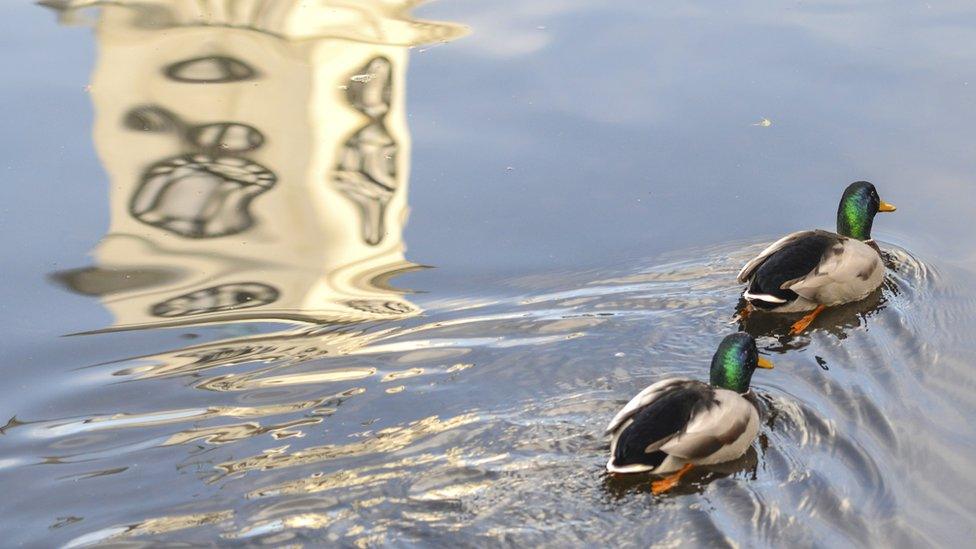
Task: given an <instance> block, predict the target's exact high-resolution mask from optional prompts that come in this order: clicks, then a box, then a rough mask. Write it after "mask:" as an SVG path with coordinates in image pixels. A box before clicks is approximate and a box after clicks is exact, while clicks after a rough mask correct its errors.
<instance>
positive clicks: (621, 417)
mask: <svg viewBox="0 0 976 549" xmlns="http://www.w3.org/2000/svg"><path fill="white" fill-rule="evenodd" d="M688 383H692V384H694V383H701V382H698V381H692V380H688V379H678V378H675V379H665V380H662V381H658V382H657V383H654V384H653V385H648V386H647V387H646V388H645V389H644V390H643V391H641V392H639V393H637V395H636V396H634V398H632V399H630V402H628V403H627V404H625V405H624V407H623V408H621V409H620V411H619V412H617V415H615V416H613V419H611V420H610V423H609V424H608V425H607V428H606V430H605V431H604V435H609V434H611V433H613V432H614V431H616V430H617V429H618V428H619V427H620V426H621V425H623V423H624V422H625V421H627V420H628V419H630V418H631V417H632V416H633V415H634V414H636V413H637V412H638V411H640V410H641V408H644V407H645V406H648V405H649V404H651V403H652V402H654V401H655V400H657V399H658V398H659V397H660V396H661V395H662V394H664V393H668V392H672V391H674V390H675V389H677V388H680V387H683V386H684V385H686V384H688Z"/></svg>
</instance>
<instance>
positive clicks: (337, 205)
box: [48, 0, 462, 328]
mask: <svg viewBox="0 0 976 549" xmlns="http://www.w3.org/2000/svg"><path fill="white" fill-rule="evenodd" d="M48 3H49V4H53V5H55V7H58V8H59V9H62V10H63V11H62V14H64V16H65V17H68V16H75V17H81V15H80V13H79V12H78V11H76V10H77V8H81V7H85V6H89V5H96V4H97V5H99V6H100V12H99V13H98V15H97V36H98V43H99V61H98V66H97V67H96V69H95V72H94V75H93V77H92V85H91V95H92V99H93V102H94V105H95V111H96V123H95V129H94V137H95V144H96V147H97V150H98V152H99V155H100V157H101V159H102V162H103V163H104V165H105V168H106V171H107V172H108V173H109V176H110V177H111V187H110V188H111V191H110V195H111V216H112V217H111V226H110V229H109V233H108V234H107V235H106V237H105V238H104V240H103V241H102V242H101V243H100V244H99V246H98V248H97V249H96V250H95V252H94V255H95V257H96V266H95V267H92V268H87V269H76V270H72V271H63V272H60V273H57V274H55V275H54V276H55V278H56V279H57V280H59V281H60V282H62V283H63V284H65V285H66V286H68V287H69V288H71V289H73V290H74V291H78V292H81V293H86V294H90V295H97V296H99V297H100V298H101V299H102V302H103V303H104V304H105V306H106V307H108V308H109V309H110V310H111V311H112V312H113V313H114V314H115V316H116V322H115V326H114V328H136V327H149V326H160V325H176V324H187V323H198V322H224V321H238V320H247V319H276V318H277V319H293V320H307V321H312V322H320V321H333V320H335V321H345V320H365V319H378V318H391V317H399V316H404V315H410V314H414V313H415V312H416V308H415V307H414V306H413V305H412V304H410V303H409V302H408V301H406V300H404V299H403V297H402V296H401V295H400V294H399V293H398V292H396V291H395V290H393V289H391V288H389V287H388V286H387V285H386V284H385V280H387V279H388V278H389V276H390V275H391V274H395V273H396V272H400V271H402V270H404V269H408V268H411V264H410V263H408V262H406V261H405V260H404V257H403V244H402V240H401V234H402V228H403V224H404V221H405V218H406V211H407V205H406V192H407V174H408V171H409V158H410V150H409V149H410V137H409V134H408V131H407V128H406V121H405V113H404V99H403V95H404V87H405V85H404V84H405V83H404V74H405V66H406V56H407V47H408V46H410V45H413V44H418V43H424V42H432V41H443V40H448V39H451V38H454V37H456V36H458V35H459V34H460V33H461V32H462V31H461V29H460V28H459V27H456V26H453V25H447V24H440V23H428V22H419V21H414V20H411V19H410V18H409V17H408V16H407V15H406V9H407V8H408V7H410V6H412V5H413V4H414V2H410V1H393V0H368V1H362V2H356V3H349V2H344V1H342V0H318V1H299V0H237V1H235V2H233V3H228V2H223V1H215V0H192V1H191V0H172V1H169V2H162V1H156V2H154V1H138V2H137V1H134V0H132V1H126V0H115V1H113V2H101V1H98V0H73V1H72V0H67V1H62V2H56V1H55V2H48ZM231 4H233V9H231V8H230V7H228V6H230V5H231Z"/></svg>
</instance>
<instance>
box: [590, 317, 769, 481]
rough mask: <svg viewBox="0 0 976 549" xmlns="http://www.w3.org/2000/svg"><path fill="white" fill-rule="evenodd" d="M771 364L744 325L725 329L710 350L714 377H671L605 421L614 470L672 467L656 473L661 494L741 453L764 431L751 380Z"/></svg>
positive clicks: (653, 469) (655, 385) (640, 394)
mask: <svg viewBox="0 0 976 549" xmlns="http://www.w3.org/2000/svg"><path fill="white" fill-rule="evenodd" d="M757 367H758V368H772V367H773V364H772V363H771V362H769V361H768V360H766V359H765V358H763V357H760V356H759V351H758V350H757V349H756V340H755V339H753V337H752V336H751V335H749V334H746V333H742V332H739V333H736V334H732V335H729V336H726V338H725V339H723V340H722V343H721V344H719V346H718V350H717V351H715V356H713V357H712V368H711V374H710V384H709V383H704V382H702V381H696V380H692V379H681V378H677V379H665V380H663V381H658V382H657V383H655V384H653V385H651V386H649V387H647V388H646V389H644V390H643V391H641V392H640V393H638V394H637V396H635V397H634V398H632V399H631V400H630V402H628V403H627V405H626V406H624V407H623V408H622V409H621V410H620V411H619V412H617V415H615V416H614V417H613V420H611V421H610V424H609V425H608V426H607V430H606V434H608V435H612V438H611V440H610V460H609V461H607V471H609V472H610V473H611V474H622V473H643V472H650V473H654V474H660V475H663V474H668V473H672V474H671V475H669V476H667V477H665V478H663V479H660V480H657V481H654V482H653V483H652V484H651V489H652V491H653V492H654V493H655V494H660V493H662V492H665V491H667V490H669V489H671V488H672V487H673V486H674V485H676V484H677V483H678V481H679V480H680V479H681V477H682V476H683V475H685V474H686V473H687V472H688V471H690V470H691V468H692V467H693V466H695V465H711V464H715V463H722V462H725V461H730V460H733V459H736V458H738V457H740V456H742V454H744V453H745V452H746V449H748V448H749V445H750V444H752V441H753V440H754V439H755V438H756V434H757V433H758V432H759V413H758V411H757V409H756V406H755V404H754V403H753V402H752V401H751V400H749V399H747V398H746V397H747V396H750V395H749V393H750V389H749V383H750V382H751V381H752V373H753V372H754V371H755V370H756V368H757Z"/></svg>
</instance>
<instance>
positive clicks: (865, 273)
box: [780, 238, 884, 304]
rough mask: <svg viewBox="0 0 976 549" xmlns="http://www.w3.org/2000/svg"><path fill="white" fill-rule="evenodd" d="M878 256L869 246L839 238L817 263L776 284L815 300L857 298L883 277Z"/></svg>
mask: <svg viewBox="0 0 976 549" xmlns="http://www.w3.org/2000/svg"><path fill="white" fill-rule="evenodd" d="M883 273H884V264H883V263H882V261H881V256H880V255H879V254H878V252H877V251H876V250H875V249H874V248H872V247H871V246H870V245H868V244H865V243H864V242H861V241H860V240H855V239H852V238H843V239H842V240H839V241H838V242H837V243H835V244H834V245H832V246H830V247H828V248H827V249H826V250H825V251H824V253H823V256H822V257H821V260H820V262H819V263H818V264H817V266H816V267H815V268H814V269H813V270H812V271H810V272H809V273H807V274H806V275H804V276H801V277H798V278H795V279H793V280H787V281H784V282H783V283H782V285H781V286H780V287H781V288H782V289H784V290H791V291H793V292H796V293H797V294H798V295H800V296H802V297H803V298H805V299H808V300H810V301H813V302H816V303H826V304H832V303H835V302H845V301H851V300H855V299H860V298H862V297H864V296H865V295H867V294H868V293H870V292H871V291H872V290H874V289H875V288H877V286H878V284H880V281H881V278H882V277H883V276H884V275H883Z"/></svg>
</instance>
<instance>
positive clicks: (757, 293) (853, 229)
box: [738, 181, 895, 334]
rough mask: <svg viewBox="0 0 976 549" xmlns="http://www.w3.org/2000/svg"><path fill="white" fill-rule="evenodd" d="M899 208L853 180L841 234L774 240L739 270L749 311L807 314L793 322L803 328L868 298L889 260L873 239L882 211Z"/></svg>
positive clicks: (841, 209)
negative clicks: (883, 258)
mask: <svg viewBox="0 0 976 549" xmlns="http://www.w3.org/2000/svg"><path fill="white" fill-rule="evenodd" d="M893 211H895V207H894V206H892V205H891V204H888V203H887V202H885V201H883V200H881V198H880V197H879V196H878V191H877V189H875V188H874V185H872V184H870V183H868V182H867V181H857V182H854V183H851V184H850V185H849V186H848V187H847V189H846V190H845V191H844V196H842V197H841V199H840V205H839V206H838V207H837V232H836V233H832V232H829V231H822V230H814V231H800V232H795V233H792V234H789V235H786V236H784V237H783V238H781V239H779V240H777V241H776V242H773V243H772V244H771V245H770V246H769V247H768V248H766V249H765V250H763V251H762V252H761V253H760V254H759V255H758V256H756V257H755V258H754V259H753V260H752V261H749V262H748V263H746V265H745V267H743V268H742V270H741V271H739V276H738V280H739V282H744V283H748V285H749V286H748V288H746V290H745V292H743V294H742V297H744V298H745V299H746V301H747V302H748V305H747V309H746V310H745V311H744V313H746V314H748V313H749V312H750V311H752V310H761V311H767V312H774V313H795V312H807V311H809V313H808V314H807V315H805V316H804V317H803V318H801V319H800V320H798V321H797V322H796V323H794V324H793V327H792V333H794V334H797V333H800V332H802V331H803V330H805V329H806V328H807V326H809V325H810V323H811V322H813V320H814V319H815V318H816V317H817V315H818V314H820V312H821V311H823V310H824V308H826V307H831V306H834V305H841V304H844V303H851V302H853V301H859V300H861V299H864V298H865V297H867V296H868V295H870V294H871V293H872V292H874V291H875V290H877V289H878V287H879V286H881V281H882V280H883V278H884V264H883V263H882V261H881V253H880V250H879V249H878V247H877V245H876V244H875V243H874V240H872V239H871V227H872V225H873V224H874V216H875V215H877V214H878V212H893Z"/></svg>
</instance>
